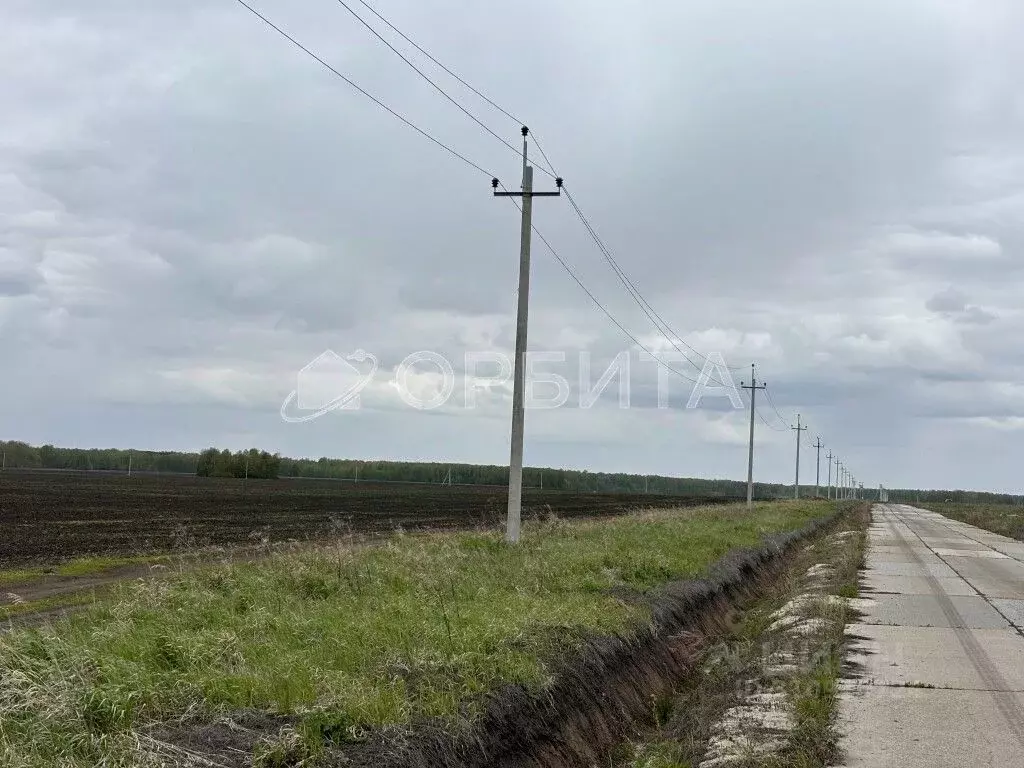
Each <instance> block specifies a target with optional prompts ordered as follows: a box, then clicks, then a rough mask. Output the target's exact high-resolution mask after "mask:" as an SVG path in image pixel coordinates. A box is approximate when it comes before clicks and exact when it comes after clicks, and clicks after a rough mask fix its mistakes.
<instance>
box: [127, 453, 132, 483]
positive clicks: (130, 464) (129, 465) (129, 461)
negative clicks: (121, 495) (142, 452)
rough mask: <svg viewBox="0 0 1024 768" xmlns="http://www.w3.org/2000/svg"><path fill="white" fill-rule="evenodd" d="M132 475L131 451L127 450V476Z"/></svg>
mask: <svg viewBox="0 0 1024 768" xmlns="http://www.w3.org/2000/svg"><path fill="white" fill-rule="evenodd" d="M131 476H132V452H131V451H128V477H131Z"/></svg>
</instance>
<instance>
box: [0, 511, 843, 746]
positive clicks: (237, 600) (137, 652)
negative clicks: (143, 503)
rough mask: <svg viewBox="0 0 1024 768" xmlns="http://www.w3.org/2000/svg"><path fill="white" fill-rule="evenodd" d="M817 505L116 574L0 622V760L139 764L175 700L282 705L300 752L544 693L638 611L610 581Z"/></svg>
mask: <svg viewBox="0 0 1024 768" xmlns="http://www.w3.org/2000/svg"><path fill="white" fill-rule="evenodd" d="M832 509H833V507H832V505H830V504H826V503H824V502H811V501H803V502H777V503H772V504H760V505H758V506H757V508H756V510H755V512H754V514H752V515H751V514H748V513H747V512H746V511H745V510H744V509H743V508H742V507H740V506H728V507H709V508H700V509H685V510H673V511H658V512H644V513H638V514H635V515H630V516H625V517H621V518H615V519H612V520H603V521H580V522H561V521H554V522H551V523H545V524H536V525H530V526H527V528H526V531H525V535H524V538H523V542H522V543H521V545H520V546H518V547H510V546H507V545H506V544H505V543H504V542H503V541H502V539H501V537H500V536H499V535H498V534H492V533H455V534H436V535H416V536H401V535H400V536H396V537H395V538H393V539H391V540H388V541H387V542H385V543H383V544H381V545H380V546H375V547H362V548H346V547H337V548H330V547H325V548H319V549H315V550H311V551H306V552H300V553H291V554H276V555H272V556H270V557H269V558H268V559H266V560H263V561H260V562H259V563H237V564H230V565H217V566H209V567H204V568H200V569H197V570H194V571H191V572H186V573H182V574H179V575H176V576H174V577H171V578H166V579H157V580H150V581H145V582H136V583H134V584H131V585H126V586H123V587H120V588H118V589H117V591H116V594H115V595H114V596H113V597H111V598H109V599H103V600H101V601H99V602H98V603H97V604H96V605H94V606H92V607H90V608H88V609H86V610H85V611H83V612H82V613H81V614H80V615H75V616H72V617H70V618H68V619H65V620H63V621H61V622H59V623H57V624H56V625H54V626H53V627H49V628H43V629H38V630H17V631H13V632H10V633H8V634H6V635H0V764H3V765H5V766H8V765H10V766H43V765H55V764H60V765H66V766H87V765H88V766H92V765H96V764H100V763H102V764H103V765H108V766H113V765H135V764H137V763H138V761H139V759H140V758H139V755H138V749H137V742H136V740H135V738H134V736H133V733H132V729H133V728H135V727H136V726H138V725H140V724H144V723H148V722H153V721H158V720H163V719H169V718H175V717H180V716H182V715H183V714H184V713H188V716H189V717H193V718H196V717H198V718H209V717H213V716H216V715H218V714H223V713H228V712H232V711H236V710H240V709H247V708H258V709H266V710H270V711H273V712H279V713H286V714H293V715H296V716H297V718H298V721H297V722H298V726H299V731H300V733H301V734H303V736H304V738H306V740H307V744H306V747H304V748H309V749H313V750H315V749H316V748H317V747H318V746H319V743H320V742H321V741H322V740H323V739H324V738H328V739H331V740H335V741H344V740H346V739H353V738H359V737H360V735H361V734H363V733H365V731H366V729H368V728H373V727H376V726H384V725H404V724H408V723H409V722H411V721H412V720H414V719H417V718H421V717H431V716H440V717H445V718H456V717H472V715H473V713H474V711H475V709H474V704H475V703H478V702H479V701H480V700H481V694H483V693H485V692H488V691H491V690H494V689H495V688H497V687H498V686H499V685H501V684H503V683H510V682H511V683H521V684H523V685H526V686H528V687H530V688H532V689H537V690H539V689H541V688H542V687H543V686H544V685H545V684H547V683H548V682H549V681H550V679H551V672H550V671H549V667H548V664H547V662H549V661H550V660H551V659H552V658H553V656H554V655H556V654H560V653H564V652H565V651H567V650H568V649H571V648H572V647H575V646H577V645H578V644H579V643H580V642H581V640H582V638H583V637H585V636H586V635H587V634H592V633H604V634H607V633H623V632H628V631H629V630H630V629H631V628H634V627H637V626H639V625H642V624H644V623H645V622H647V621H648V620H649V611H648V609H647V608H646V607H645V606H644V605H643V604H638V603H636V602H629V603H626V602H623V601H621V600H619V599H617V598H616V597H615V596H614V592H615V589H614V588H618V589H619V590H621V589H624V588H625V589H631V590H639V591H647V590H651V589H653V588H655V587H657V586H659V585H661V584H664V583H665V582H667V581H670V580H673V579H677V578H683V577H688V576H693V575H695V574H698V573H700V572H701V571H703V570H704V569H705V568H706V567H707V566H708V565H709V564H710V563H712V562H713V561H715V560H717V559H718V558H719V557H721V556H722V555H724V554H725V553H726V552H727V551H729V550H730V549H733V548H735V547H740V546H754V545H756V544H757V543H758V542H759V541H760V540H761V538H762V537H763V536H764V535H766V534H770V533H775V532H778V531H782V530H788V529H793V528H797V527H800V526H802V525H803V524H805V523H807V522H808V521H809V520H811V519H813V518H815V517H818V516H821V515H824V514H826V513H827V512H829V511H831V510H832ZM289 748H291V747H289ZM273 751H274V748H273V747H270V748H268V754H269V753H271V752H273ZM267 759H268V760H269V759H270V758H267Z"/></svg>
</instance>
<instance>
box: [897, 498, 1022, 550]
mask: <svg viewBox="0 0 1024 768" xmlns="http://www.w3.org/2000/svg"><path fill="white" fill-rule="evenodd" d="M914 506H917V507H921V508H922V509H928V510H931V511H932V512H938V513H939V514H940V515H945V516H946V517H950V518H953V519H954V520H959V521H960V522H963V523H967V524H968V525H974V526H977V527H978V528H984V529H985V530H986V531H992V533H998V534H1001V535H1002V536H1009V537H1010V538H1011V539H1018V540H1019V541H1024V507H1019V506H1016V505H1012V504H970V503H959V502H945V501H944V502H921V503H915V505H914Z"/></svg>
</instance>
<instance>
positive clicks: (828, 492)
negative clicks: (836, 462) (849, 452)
mask: <svg viewBox="0 0 1024 768" xmlns="http://www.w3.org/2000/svg"><path fill="white" fill-rule="evenodd" d="M825 463H826V464H827V465H828V489H827V490H826V491H825V498H827V499H831V498H832V451H831V450H829V452H828V456H826V457H825Z"/></svg>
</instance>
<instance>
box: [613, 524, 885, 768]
mask: <svg viewBox="0 0 1024 768" xmlns="http://www.w3.org/2000/svg"><path fill="white" fill-rule="evenodd" d="M868 520H869V518H868V513H867V508H866V505H858V504H851V505H850V507H849V513H848V516H847V517H845V518H844V519H843V520H840V521H839V523H838V524H837V526H836V527H837V528H838V529H840V530H839V531H837V532H835V533H832V534H828V535H823V536H822V537H820V538H819V539H818V540H816V541H814V542H812V543H811V544H810V545H809V546H806V547H804V548H802V549H801V550H800V551H799V552H797V553H795V554H794V557H793V559H792V560H791V562H790V564H789V566H788V567H787V569H786V570H785V571H784V572H782V573H781V574H779V576H778V577H777V578H776V579H775V580H774V581H773V582H772V583H771V584H770V585H767V586H766V588H765V590H764V591H762V592H761V593H759V594H757V595H755V596H752V597H751V598H750V599H749V600H748V601H746V602H745V603H741V604H739V605H738V606H737V613H736V616H735V617H734V619H735V620H734V622H733V623H732V624H731V625H730V626H729V627H727V628H726V629H725V631H724V632H723V634H722V635H721V637H719V638H718V639H717V641H716V642H714V643H712V644H710V645H708V646H707V648H706V650H705V653H704V656H703V659H702V661H701V663H700V664H699V665H698V666H697V667H696V668H695V669H694V672H693V673H692V675H690V677H688V678H687V679H686V680H685V681H684V682H683V683H682V684H681V685H680V687H679V689H678V690H677V692H676V693H675V695H674V696H673V697H670V698H669V700H667V701H665V702H657V703H656V708H655V710H654V712H653V717H652V718H651V719H652V721H653V722H654V729H653V730H652V731H648V732H645V733H641V734H639V735H638V736H637V737H636V738H634V739H631V740H627V741H626V742H624V743H622V744H620V745H619V747H618V748H617V749H615V750H613V751H612V753H611V754H610V755H609V756H608V765H609V766H614V767H615V768H696V766H698V765H705V764H706V765H715V766H736V767H737V768H824V766H828V765H838V764H839V762H841V755H840V751H839V746H838V734H837V732H836V719H837V708H838V693H839V687H840V683H839V681H840V678H841V677H843V676H844V675H848V674H849V672H850V670H849V668H848V667H846V665H845V659H844V656H845V650H846V637H845V625H846V623H847V621H849V620H850V619H851V618H852V617H853V616H854V615H856V612H855V610H854V609H853V608H851V607H850V606H849V605H848V604H847V599H849V598H856V597H857V596H858V592H859V589H858V570H859V568H860V567H861V565H862V562H863V558H864V551H865V533H864V531H865V528H866V527H867V524H868ZM602 764H603V763H602Z"/></svg>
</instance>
